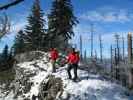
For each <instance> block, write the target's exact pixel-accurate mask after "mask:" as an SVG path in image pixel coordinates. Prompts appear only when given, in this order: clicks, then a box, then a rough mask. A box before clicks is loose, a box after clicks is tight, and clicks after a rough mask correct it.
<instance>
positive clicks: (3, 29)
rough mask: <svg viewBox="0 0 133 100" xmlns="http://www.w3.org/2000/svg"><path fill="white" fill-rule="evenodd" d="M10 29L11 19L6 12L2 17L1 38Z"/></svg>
mask: <svg viewBox="0 0 133 100" xmlns="http://www.w3.org/2000/svg"><path fill="white" fill-rule="evenodd" d="M9 31H10V21H9V18H8V16H7V15H6V14H4V16H1V17H0V39H1V38H2V37H3V36H4V35H5V34H7V33H9Z"/></svg>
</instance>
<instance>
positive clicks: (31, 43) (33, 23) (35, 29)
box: [24, 0, 45, 51]
mask: <svg viewBox="0 0 133 100" xmlns="http://www.w3.org/2000/svg"><path fill="white" fill-rule="evenodd" d="M43 15H44V14H43V12H42V10H41V7H40V2H39V0H35V2H34V4H33V6H32V9H31V14H30V15H29V17H28V25H27V26H26V28H25V38H24V41H25V44H26V51H30V50H38V49H39V50H40V49H42V48H43V47H44V46H45V41H44V40H45V29H44V22H45V21H44V19H43Z"/></svg>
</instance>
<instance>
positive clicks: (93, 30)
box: [91, 24, 94, 58]
mask: <svg viewBox="0 0 133 100" xmlns="http://www.w3.org/2000/svg"><path fill="white" fill-rule="evenodd" d="M93 32H94V30H93V24H91V58H93Z"/></svg>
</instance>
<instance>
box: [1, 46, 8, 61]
mask: <svg viewBox="0 0 133 100" xmlns="http://www.w3.org/2000/svg"><path fill="white" fill-rule="evenodd" d="M1 56H2V61H4V62H6V61H7V59H8V56H9V52H8V45H5V47H4V49H3V52H2V55H1Z"/></svg>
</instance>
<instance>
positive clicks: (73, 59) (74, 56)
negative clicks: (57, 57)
mask: <svg viewBox="0 0 133 100" xmlns="http://www.w3.org/2000/svg"><path fill="white" fill-rule="evenodd" d="M67 62H68V63H70V64H76V63H78V62H79V56H78V55H77V54H76V53H70V54H69V55H68V59H67Z"/></svg>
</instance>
